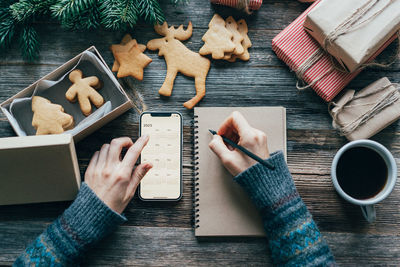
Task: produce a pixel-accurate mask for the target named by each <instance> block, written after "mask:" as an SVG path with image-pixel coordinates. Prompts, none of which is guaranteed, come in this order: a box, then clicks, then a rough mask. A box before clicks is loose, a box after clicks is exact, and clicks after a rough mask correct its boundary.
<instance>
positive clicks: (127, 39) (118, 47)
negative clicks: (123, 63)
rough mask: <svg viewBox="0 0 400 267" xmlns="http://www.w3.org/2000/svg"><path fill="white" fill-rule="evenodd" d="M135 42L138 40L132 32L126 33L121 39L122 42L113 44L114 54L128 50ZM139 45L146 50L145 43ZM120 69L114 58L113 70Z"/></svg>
mask: <svg viewBox="0 0 400 267" xmlns="http://www.w3.org/2000/svg"><path fill="white" fill-rule="evenodd" d="M135 44H137V41H136V40H135V39H132V37H131V35H130V34H125V36H124V37H123V38H122V40H121V43H120V44H113V45H111V46H110V50H111V51H112V53H113V54H114V53H116V52H128V51H129V50H130V49H131V48H132V46H134V45H135ZM138 47H139V49H140V51H142V52H144V51H145V50H146V46H145V45H142V44H138ZM118 69H119V63H118V61H117V60H114V64H113V66H112V69H111V70H112V71H113V72H115V71H118Z"/></svg>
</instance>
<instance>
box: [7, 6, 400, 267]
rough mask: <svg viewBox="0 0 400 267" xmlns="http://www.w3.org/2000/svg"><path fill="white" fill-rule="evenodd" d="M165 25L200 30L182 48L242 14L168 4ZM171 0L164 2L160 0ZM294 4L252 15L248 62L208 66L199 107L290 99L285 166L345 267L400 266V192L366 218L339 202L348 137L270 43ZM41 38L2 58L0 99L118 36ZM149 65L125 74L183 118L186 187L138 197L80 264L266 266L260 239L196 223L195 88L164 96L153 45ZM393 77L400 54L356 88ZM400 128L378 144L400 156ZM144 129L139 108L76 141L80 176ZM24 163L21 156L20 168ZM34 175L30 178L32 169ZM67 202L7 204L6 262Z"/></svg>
mask: <svg viewBox="0 0 400 267" xmlns="http://www.w3.org/2000/svg"><path fill="white" fill-rule="evenodd" d="M161 2H162V3H163V4H162V5H163V9H164V10H165V11H166V19H167V21H168V22H169V24H170V25H180V24H182V23H183V24H185V25H187V23H188V21H189V20H191V21H192V22H193V25H194V30H193V36H192V37H191V39H189V40H188V41H186V42H185V43H186V45H187V46H188V47H189V48H190V49H192V50H194V51H198V50H199V48H200V47H201V45H202V41H201V37H202V35H203V34H204V33H205V32H206V30H207V28H208V26H207V25H208V22H209V21H210V19H211V17H212V16H213V14H214V12H218V13H220V14H221V15H222V16H223V17H227V16H228V15H231V14H233V15H234V16H235V18H240V17H242V16H243V15H242V14H240V13H239V12H237V11H234V10H232V9H230V8H221V7H217V8H216V7H213V6H211V5H210V4H209V2H208V1H207V0H203V1H198V0H191V1H190V3H189V4H188V5H186V6H179V7H177V8H173V7H172V6H169V4H168V3H169V1H161ZM165 2H166V3H165ZM307 6H308V5H307V4H301V3H298V2H297V1H295V0H280V1H272V0H264V4H263V6H262V7H261V10H260V11H259V12H256V13H255V14H254V15H252V16H250V17H247V18H246V20H247V22H248V24H249V29H250V31H249V36H250V38H251V40H252V42H253V48H251V59H250V61H249V62H236V63H227V62H224V61H212V67H211V70H210V73H209V75H208V78H207V95H206V97H205V98H204V100H203V101H202V102H201V103H200V106H202V107H206V106H276V105H279V106H284V107H286V109H287V129H288V131H287V146H288V164H289V168H290V171H291V172H292V174H293V177H294V180H295V183H296V185H297V188H298V190H299V192H300V195H301V196H302V197H303V199H304V201H305V203H306V204H307V206H308V208H309V210H310V211H311V213H312V214H313V216H314V219H315V220H316V222H317V223H318V225H319V227H320V229H321V231H322V232H323V235H324V236H325V238H326V240H327V242H328V243H329V245H330V247H331V249H332V251H333V254H334V255H335V257H336V259H337V261H338V263H339V264H340V265H341V266H355V265H358V266H361V265H363V266H366V265H370V266H372V265H374V266H376V265H392V266H398V265H399V262H400V187H399V186H397V187H396V189H395V190H394V192H393V193H392V194H391V195H390V196H389V197H388V198H387V199H386V200H385V201H383V202H382V203H380V204H378V205H376V208H377V217H378V219H377V221H376V222H375V223H372V224H368V223H366V222H365V220H364V219H363V218H362V215H361V211H360V209H359V208H358V207H356V206H353V205H351V204H349V203H347V202H345V201H344V200H342V199H341V198H340V197H339V196H338V195H337V194H336V193H335V190H334V189H333V187H332V185H331V181H330V164H331V161H332V158H333V156H334V154H335V152H336V151H337V150H338V149H339V148H340V147H341V146H342V145H344V144H345V143H346V139H345V138H343V137H340V136H339V135H338V134H337V133H336V132H335V131H334V130H333V128H332V126H331V118H330V117H329V115H328V112H327V104H326V103H324V102H323V101H322V100H321V99H320V98H319V97H318V96H317V95H316V94H315V93H314V92H313V91H312V90H309V91H304V92H301V93H300V92H297V89H296V88H295V83H296V78H295V75H294V74H293V73H292V72H290V71H289V69H288V68H287V67H286V65H285V64H284V63H283V62H281V61H280V60H279V59H278V58H277V57H276V55H275V54H274V53H273V51H272V50H271V40H272V38H273V37H274V36H275V35H277V34H278V33H279V32H280V31H281V30H282V29H284V28H285V27H286V26H287V25H288V24H289V23H290V22H291V21H293V20H294V19H295V18H296V17H297V16H299V15H300V14H301V12H302V11H304V10H305V9H306V8H307ZM37 26H38V27H39V28H40V39H41V41H42V47H41V57H40V61H38V62H36V63H25V62H23V61H22V60H21V57H20V54H19V49H18V48H13V49H11V50H10V51H9V52H7V54H5V55H2V57H1V58H0V101H1V102H2V101H4V100H6V99H7V98H9V97H10V96H12V95H14V94H15V93H17V92H18V91H20V90H22V89H23V88H25V87H26V86H28V85H29V84H31V83H33V82H34V81H36V80H37V79H39V78H40V77H42V76H44V75H45V74H47V73H49V72H50V71H52V70H54V69H55V68H56V67H58V66H59V65H61V64H63V63H64V62H66V61H67V60H68V59H70V58H72V57H74V56H75V55H77V54H78V53H80V52H82V51H83V50H85V49H86V48H88V47H89V46H91V45H95V46H96V47H97V48H98V49H99V51H100V53H101V54H102V55H103V56H104V58H105V60H106V62H107V63H108V64H109V66H111V64H112V62H113V58H112V55H111V53H110V51H109V50H108V47H109V46H110V44H113V43H117V42H119V40H120V39H121V38H122V36H123V34H124V33H123V32H108V31H102V30H99V31H90V32H85V33H72V32H68V31H66V30H62V29H60V27H59V26H58V25H54V24H38V25H37ZM132 34H133V36H134V38H137V39H138V41H139V42H140V43H146V42H147V41H148V40H150V39H153V38H156V37H158V35H157V34H156V33H155V32H154V31H153V29H152V28H151V27H150V26H148V25H140V26H138V27H136V28H135V29H133V30H132ZM146 54H147V55H149V56H150V57H151V58H152V59H153V62H152V63H151V64H150V65H149V67H148V68H146V69H145V72H144V81H143V82H138V81H136V80H134V79H131V78H128V79H124V80H122V81H121V82H122V84H123V86H124V87H125V89H126V90H127V91H128V92H129V93H132V92H133V90H137V92H138V93H140V94H141V95H142V96H143V98H144V101H145V103H146V104H147V106H148V108H149V109H151V110H159V109H168V110H177V111H179V112H181V113H182V114H183V117H184V150H183V156H184V167H183V173H184V175H183V177H184V189H183V197H182V200H181V201H179V202H176V203H157V202H154V203H149V202H142V201H140V200H139V199H137V197H135V199H134V200H133V201H132V202H131V203H130V204H129V206H128V208H127V209H126V211H125V215H126V217H127V218H128V220H129V221H128V222H127V223H126V224H124V225H123V226H121V227H119V228H118V230H117V231H116V232H115V233H113V234H112V235H111V236H110V237H108V238H106V239H105V240H104V241H103V242H101V243H100V244H99V245H97V246H96V247H95V248H94V249H92V250H91V251H90V252H89V253H88V256H87V257H86V258H85V260H84V265H92V266H94V265H96V266H99V265H107V266H110V265H117V266H123V265H157V266H161V265H168V266H171V265H192V266H198V265H204V266H209V265H227V266H233V265H242V266H243V265H252V266H258V265H268V264H270V259H269V256H268V248H267V245H266V240H265V239H256V238H248V239H247V238H245V239H236V238H235V239H230V238H227V239H223V240H220V239H219V240H211V241H198V240H196V238H195V236H194V231H193V228H192V226H193V225H192V215H193V211H192V204H193V203H192V189H193V186H192V180H193V166H192V164H191V157H192V156H191V155H192V146H191V140H192V126H191V121H192V117H193V111H189V110H186V109H185V108H183V107H182V103H183V102H185V101H186V100H188V99H189V98H191V96H192V95H193V94H194V82H193V80H192V79H190V78H187V77H184V76H182V75H179V76H178V77H177V79H176V81H175V87H174V91H173V95H172V97H170V98H160V96H159V95H158V93H157V91H158V89H159V87H160V86H161V84H162V82H163V80H164V77H165V73H166V65H165V62H164V59H163V58H159V57H158V56H157V54H156V53H154V52H146ZM383 76H387V77H389V79H390V80H392V81H393V82H396V81H397V82H400V61H398V62H397V63H396V64H394V65H393V66H392V67H391V68H390V69H389V70H386V71H382V70H376V69H370V70H368V71H364V73H362V74H361V75H359V76H358V77H357V78H356V79H355V80H354V81H353V82H352V83H351V85H350V86H349V87H351V88H356V89H359V88H362V87H364V86H366V85H368V84H369V83H371V82H373V81H375V80H377V79H379V78H381V77H383ZM398 125H399V123H395V124H393V125H392V126H390V127H388V128H387V129H385V130H384V131H382V132H381V133H379V134H378V135H376V136H375V137H374V138H373V139H374V140H377V141H378V142H381V143H382V144H384V145H385V146H386V147H388V148H389V149H390V151H392V153H393V154H394V156H395V158H396V160H398V159H399V158H400V146H399V145H398V144H399V143H400V134H399V133H398V131H397V126H398ZM13 135H15V134H14V132H13V130H12V128H11V126H10V125H9V123H8V122H7V120H6V118H5V117H4V116H3V115H2V116H1V118H0V136H1V137H5V136H13ZM119 136H131V137H133V138H134V139H136V138H137V136H138V113H137V112H135V111H134V110H131V111H129V112H127V113H125V114H124V115H122V116H120V117H119V118H117V119H115V120H114V121H112V122H111V123H109V124H108V125H106V126H104V127H103V128H102V129H100V130H98V131H97V132H95V133H94V134H92V135H90V136H89V137H87V138H86V139H84V140H82V141H81V142H79V143H78V144H77V153H78V158H79V164H80V168H81V174H82V177H83V174H84V171H85V169H86V166H87V164H88V162H89V159H90V157H91V155H92V154H93V153H94V151H96V150H98V149H99V148H100V146H101V145H102V144H103V143H106V142H110V140H111V139H112V138H114V137H119ZM16 164H17V163H16ZM27 175H30V174H29V173H27ZM69 204H70V203H65V202H63V203H47V204H34V205H18V206H6V207H0V265H1V264H6V265H11V264H12V262H13V261H14V260H15V258H16V257H17V256H18V255H19V254H20V253H21V252H22V251H23V249H24V248H25V246H26V245H27V244H28V243H30V242H31V241H32V240H33V239H34V238H35V237H36V236H37V235H38V234H40V233H41V232H42V231H43V230H44V229H45V227H46V226H47V225H48V224H50V223H51V222H52V221H53V220H54V219H56V218H57V216H59V215H60V214H61V213H62V212H63V210H64V209H66V208H67V207H68V205H69Z"/></svg>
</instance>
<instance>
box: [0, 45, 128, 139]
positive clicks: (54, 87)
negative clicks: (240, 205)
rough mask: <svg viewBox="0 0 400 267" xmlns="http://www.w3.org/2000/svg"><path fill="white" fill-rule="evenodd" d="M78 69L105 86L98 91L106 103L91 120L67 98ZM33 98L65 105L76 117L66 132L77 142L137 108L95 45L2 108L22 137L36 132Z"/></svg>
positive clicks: (4, 104)
mask: <svg viewBox="0 0 400 267" xmlns="http://www.w3.org/2000/svg"><path fill="white" fill-rule="evenodd" d="M74 69H81V70H82V72H83V75H84V77H88V76H92V75H94V76H97V77H98V78H99V79H100V80H101V81H102V83H103V86H102V88H101V89H100V90H99V91H98V92H99V93H100V94H101V95H102V96H103V98H104V102H105V103H104V105H103V106H101V107H100V108H99V109H95V108H94V107H93V108H94V110H93V113H92V114H91V115H89V116H88V117H85V116H84V115H83V114H82V112H81V110H80V108H79V103H78V102H75V103H71V102H69V101H68V100H67V99H66V98H65V92H66V91H67V90H68V88H69V87H70V86H71V82H70V81H69V78H68V74H69V73H70V72H71V71H72V70H74ZM33 95H39V96H42V97H45V98H47V99H49V100H50V101H51V102H52V103H55V104H60V105H62V106H63V108H64V110H65V112H66V113H68V114H70V115H72V116H73V117H74V121H75V126H74V128H73V129H72V130H69V131H66V132H65V133H70V134H71V135H72V136H73V137H74V141H75V142H78V141H79V140H81V139H83V138H84V137H86V136H87V135H89V134H91V133H92V132H94V131H95V130H97V129H99V128H100V127H101V126H103V125H105V124H106V123H108V122H109V121H111V120H113V119H115V118H116V117H117V116H119V115H121V114H122V113H124V112H125V111H127V110H129V109H131V108H132V107H133V105H132V101H131V100H130V99H129V97H128V96H127V94H126V93H125V91H124V90H123V88H122V87H121V85H120V84H119V83H118V81H117V79H116V78H115V76H114V75H113V73H112V72H111V70H110V69H109V68H108V66H107V64H106V63H105V61H104V59H103V58H102V57H101V55H100V53H99V52H98V51H97V49H96V48H95V47H94V46H92V47H90V48H89V49H87V50H86V51H84V52H82V53H81V54H79V55H77V56H76V57H74V58H73V59H71V60H69V61H68V62H66V63H64V64H63V65H62V66H60V67H59V68H57V69H56V70H54V71H53V72H51V73H49V74H48V75H46V76H44V77H43V78H41V79H40V80H38V81H36V82H35V83H33V84H32V85H30V86H28V87H27V88H25V89H24V90H22V91H21V92H19V93H18V94H16V95H14V96H13V97H11V98H10V99H7V100H6V101H4V102H3V103H2V104H1V105H0V108H1V110H2V111H3V113H4V114H5V115H6V117H7V119H8V121H9V122H10V124H11V126H12V127H13V129H14V130H15V132H16V133H17V135H18V136H29V135H35V133H36V130H35V129H34V128H33V126H32V117H33V112H32V108H31V97H32V96H33Z"/></svg>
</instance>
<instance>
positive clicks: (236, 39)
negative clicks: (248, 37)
mask: <svg viewBox="0 0 400 267" xmlns="http://www.w3.org/2000/svg"><path fill="white" fill-rule="evenodd" d="M225 24H226V28H227V29H228V30H229V31H230V32H231V33H232V34H233V39H232V42H233V43H234V44H235V49H234V50H233V52H232V53H229V54H225V56H224V59H229V58H230V57H231V55H241V54H243V53H244V48H243V46H242V41H243V39H244V37H243V35H242V34H241V33H240V32H239V31H238V29H239V27H238V24H237V23H236V21H235V19H234V18H233V17H232V16H229V17H228V18H227V19H226V21H225Z"/></svg>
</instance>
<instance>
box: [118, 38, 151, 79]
mask: <svg viewBox="0 0 400 267" xmlns="http://www.w3.org/2000/svg"><path fill="white" fill-rule="evenodd" d="M129 43H134V44H133V45H132V47H131V48H130V49H129V50H128V51H124V50H123V49H122V50H118V49H117V50H115V51H113V54H114V57H115V60H116V61H118V63H119V69H118V73H117V77H118V78H122V77H127V76H132V77H134V78H136V79H138V80H139V81H141V80H143V69H144V68H146V67H147V65H149V64H150V62H151V61H152V59H151V58H149V57H148V56H146V55H145V54H143V51H142V50H141V48H140V47H139V45H138V44H137V42H136V40H134V39H133V40H132V41H130V42H129ZM129 43H128V44H129Z"/></svg>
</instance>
